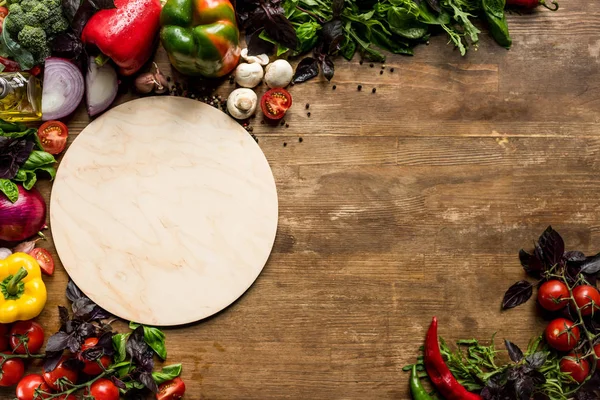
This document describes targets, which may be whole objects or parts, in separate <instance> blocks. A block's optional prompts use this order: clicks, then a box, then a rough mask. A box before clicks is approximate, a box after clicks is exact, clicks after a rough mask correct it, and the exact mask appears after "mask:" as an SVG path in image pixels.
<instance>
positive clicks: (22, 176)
mask: <svg viewBox="0 0 600 400" xmlns="http://www.w3.org/2000/svg"><path fill="white" fill-rule="evenodd" d="M26 179H27V174H26V173H25V170H23V169H22V168H21V169H19V170H18V171H17V175H15V177H14V178H13V180H14V181H17V182H25V180H26Z"/></svg>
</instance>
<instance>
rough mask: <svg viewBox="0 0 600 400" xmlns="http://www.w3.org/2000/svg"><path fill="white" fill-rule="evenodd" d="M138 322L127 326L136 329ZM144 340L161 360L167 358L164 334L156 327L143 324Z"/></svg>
mask: <svg viewBox="0 0 600 400" xmlns="http://www.w3.org/2000/svg"><path fill="white" fill-rule="evenodd" d="M138 326H140V324H136V323H135V322H130V323H129V328H131V329H136V328H137V327H138ZM143 327H144V341H145V342H146V344H147V345H148V346H150V348H151V349H152V350H154V352H155V353H156V354H157V355H158V356H159V357H160V358H162V359H163V360H166V359H167V348H166V346H165V334H164V332H163V331H161V330H160V329H158V328H154V327H151V326H146V325H143Z"/></svg>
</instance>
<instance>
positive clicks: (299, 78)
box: [293, 57, 319, 83]
mask: <svg viewBox="0 0 600 400" xmlns="http://www.w3.org/2000/svg"><path fill="white" fill-rule="evenodd" d="M317 75H319V62H318V61H317V59H315V58H312V57H306V58H304V59H303V60H302V61H300V63H299V64H298V66H297V67H296V73H295V74H294V79H293V82H294V83H301V82H306V81H308V80H310V79H312V78H314V77H316V76H317Z"/></svg>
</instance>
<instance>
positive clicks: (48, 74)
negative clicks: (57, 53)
mask: <svg viewBox="0 0 600 400" xmlns="http://www.w3.org/2000/svg"><path fill="white" fill-rule="evenodd" d="M83 92H84V85H83V75H82V74H81V71H79V68H77V66H75V64H73V63H72V62H70V61H68V60H65V59H62V58H56V57H50V58H47V59H46V66H45V68H44V84H43V89H42V119H43V120H44V121H50V120H53V119H59V118H63V117H66V116H67V115H69V114H71V113H72V112H73V111H75V109H76V108H77V106H78V105H79V103H81V99H82V98H83Z"/></svg>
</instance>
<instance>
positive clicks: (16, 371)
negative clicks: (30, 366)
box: [0, 358, 25, 386]
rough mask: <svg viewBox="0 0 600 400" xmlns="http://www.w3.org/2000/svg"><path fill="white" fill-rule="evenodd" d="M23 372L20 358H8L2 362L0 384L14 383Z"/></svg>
mask: <svg viewBox="0 0 600 400" xmlns="http://www.w3.org/2000/svg"><path fill="white" fill-rule="evenodd" d="M24 373H25V366H24V365H23V360H21V359H20V358H10V359H8V360H6V361H5V362H4V364H2V377H0V386H12V385H16V384H17V383H18V382H19V380H20V379H21V378H22V377H23V374H24Z"/></svg>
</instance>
